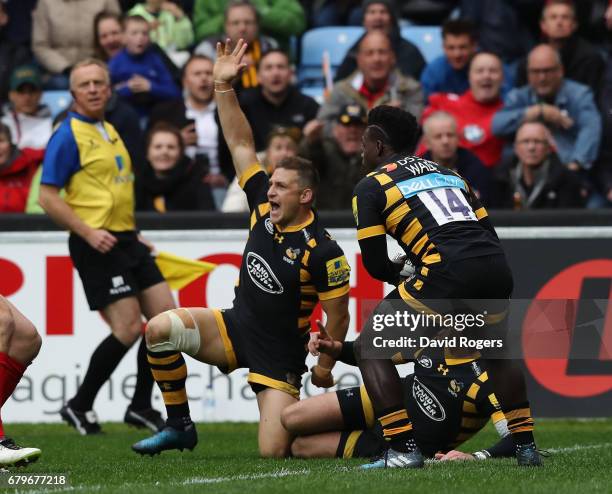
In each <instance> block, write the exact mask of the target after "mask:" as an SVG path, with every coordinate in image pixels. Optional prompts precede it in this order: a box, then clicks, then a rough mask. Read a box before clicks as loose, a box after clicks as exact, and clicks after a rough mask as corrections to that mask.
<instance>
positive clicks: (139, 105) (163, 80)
mask: <svg viewBox="0 0 612 494" xmlns="http://www.w3.org/2000/svg"><path fill="white" fill-rule="evenodd" d="M124 30H125V34H124V37H125V48H123V49H122V50H121V51H120V52H119V53H118V54H117V55H115V57H114V58H113V59H112V60H111V61H110V63H109V64H108V68H109V70H110V74H111V79H112V83H113V86H114V89H115V91H117V94H119V96H120V97H121V98H124V99H125V100H126V101H128V102H129V103H130V104H131V105H132V106H134V108H135V109H136V110H137V111H138V113H139V114H140V115H141V116H146V115H147V114H148V113H149V109H150V106H151V105H154V104H155V103H157V102H159V101H163V100H170V99H174V98H178V97H180V91H179V89H178V87H177V86H176V85H175V84H174V81H173V80H172V76H171V74H170V72H169V71H168V69H167V67H166V66H165V65H164V62H163V60H162V59H161V57H160V56H159V55H158V54H157V53H156V51H155V49H154V48H152V47H151V43H150V41H149V24H148V22H147V21H146V20H144V19H143V18H142V17H140V16H129V17H127V18H126V19H125V23H124Z"/></svg>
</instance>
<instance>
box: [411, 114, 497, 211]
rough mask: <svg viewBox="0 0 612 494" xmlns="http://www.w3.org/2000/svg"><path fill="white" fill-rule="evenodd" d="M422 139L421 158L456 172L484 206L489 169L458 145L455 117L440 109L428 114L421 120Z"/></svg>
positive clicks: (487, 199)
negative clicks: (423, 152)
mask: <svg viewBox="0 0 612 494" xmlns="http://www.w3.org/2000/svg"><path fill="white" fill-rule="evenodd" d="M423 140H424V143H425V146H427V152H425V154H423V158H425V159H427V160H430V161H434V162H435V163H438V164H440V165H442V166H445V167H446V168H450V169H451V170H454V171H456V172H457V173H458V174H459V175H461V176H462V177H463V178H465V179H466V180H467V181H468V183H469V184H470V186H471V187H472V189H473V190H474V192H475V193H476V195H477V196H478V198H479V199H480V200H481V202H482V203H483V204H484V205H485V206H487V205H488V204H489V199H490V195H489V193H490V187H491V172H490V171H489V169H488V168H487V167H486V166H485V165H484V164H483V162H482V161H480V160H479V159H478V157H477V156H476V155H475V154H474V153H472V152H471V151H468V150H467V149H465V148H462V147H460V146H459V134H458V132H457V121H456V120H455V117H453V116H452V115H451V114H450V113H447V112H444V111H437V112H434V113H432V114H431V115H429V116H428V117H427V118H426V119H425V122H424V123H423Z"/></svg>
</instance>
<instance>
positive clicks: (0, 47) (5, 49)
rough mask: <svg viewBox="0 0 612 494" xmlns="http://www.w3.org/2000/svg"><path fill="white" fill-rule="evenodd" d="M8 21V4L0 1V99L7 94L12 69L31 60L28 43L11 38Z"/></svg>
mask: <svg viewBox="0 0 612 494" xmlns="http://www.w3.org/2000/svg"><path fill="white" fill-rule="evenodd" d="M9 22H10V17H9V13H8V4H7V5H5V4H4V3H2V2H0V101H4V100H6V97H7V96H8V91H9V79H10V77H11V73H12V72H13V69H14V68H15V67H17V66H19V65H24V64H26V63H30V61H31V60H30V59H31V56H30V48H29V44H28V45H27V46H24V45H22V44H20V43H19V42H16V41H13V40H12V39H11V36H10V32H9ZM28 36H29V35H28Z"/></svg>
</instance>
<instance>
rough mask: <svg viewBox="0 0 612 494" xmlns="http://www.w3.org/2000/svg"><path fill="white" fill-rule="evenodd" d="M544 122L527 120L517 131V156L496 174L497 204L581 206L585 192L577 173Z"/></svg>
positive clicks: (514, 206) (502, 206)
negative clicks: (557, 148) (556, 147)
mask: <svg viewBox="0 0 612 494" xmlns="http://www.w3.org/2000/svg"><path fill="white" fill-rule="evenodd" d="M551 142H552V136H551V134H550V131H549V130H548V129H547V128H546V126H545V125H544V124H542V123H541V122H524V123H522V124H521V126H520V127H519V129H518V131H517V132H516V139H515V140H514V156H513V157H512V158H511V159H510V160H509V161H508V162H506V163H504V164H503V165H501V166H500V167H499V168H498V169H497V170H496V173H495V177H496V180H495V186H496V187H495V189H496V190H495V194H494V195H493V198H494V203H493V207H496V208H506V209H515V210H524V209H547V208H548V209H549V208H580V207H583V206H584V197H585V194H584V193H583V191H582V186H581V183H580V181H579V180H578V177H577V175H576V174H575V173H572V172H571V171H570V170H568V169H567V168H566V167H565V166H563V164H562V163H561V161H560V160H559V157H558V156H557V154H556V153H555V152H554V151H553V149H552V147H551Z"/></svg>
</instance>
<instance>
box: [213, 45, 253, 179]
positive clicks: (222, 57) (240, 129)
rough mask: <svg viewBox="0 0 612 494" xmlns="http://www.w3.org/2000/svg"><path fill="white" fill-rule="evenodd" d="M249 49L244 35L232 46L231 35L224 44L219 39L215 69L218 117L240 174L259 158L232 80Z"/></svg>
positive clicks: (242, 65)
mask: <svg viewBox="0 0 612 494" xmlns="http://www.w3.org/2000/svg"><path fill="white" fill-rule="evenodd" d="M246 50H247V44H246V43H245V41H244V40H243V39H240V40H238V43H236V46H235V47H234V49H233V50H232V49H231V41H230V40H229V39H227V40H226V42H225V45H223V44H222V43H217V61H216V62H215V66H214V69H213V77H214V81H215V82H214V84H215V100H216V102H217V108H218V111H219V120H220V121H221V128H222V129H223V135H224V137H225V140H226V142H227V145H228V147H229V150H230V152H231V154H232V159H233V162H234V167H235V168H236V175H238V178H240V177H241V176H242V174H243V173H244V172H245V171H246V170H247V169H248V168H249V167H251V166H253V164H254V163H256V162H257V154H256V153H255V142H254V140H253V131H252V130H251V126H250V125H249V122H248V121H247V119H246V117H245V115H244V113H243V111H242V109H241V108H240V105H239V103H238V98H237V97H236V93H235V91H234V89H233V87H232V81H233V80H234V79H235V78H236V77H237V76H238V75H239V74H240V72H241V71H242V70H244V68H245V67H246V63H244V62H243V61H242V58H243V57H244V54H245V53H246Z"/></svg>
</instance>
